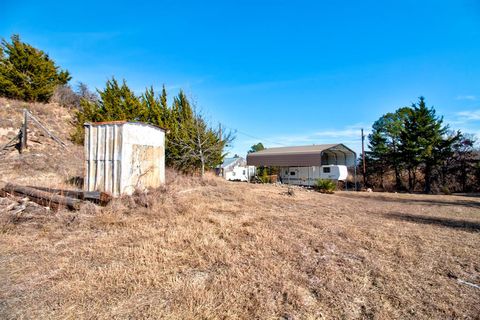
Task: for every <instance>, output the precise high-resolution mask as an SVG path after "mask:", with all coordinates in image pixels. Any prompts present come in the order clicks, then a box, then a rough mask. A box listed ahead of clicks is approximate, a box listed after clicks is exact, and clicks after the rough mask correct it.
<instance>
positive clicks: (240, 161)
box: [219, 157, 255, 181]
mask: <svg viewBox="0 0 480 320" xmlns="http://www.w3.org/2000/svg"><path fill="white" fill-rule="evenodd" d="M219 175H220V176H222V177H223V178H225V179H226V180H229V181H250V179H251V178H252V177H254V176H255V167H254V166H247V161H246V160H245V159H244V158H242V157H233V158H225V159H224V160H223V163H222V164H221V166H220V172H219Z"/></svg>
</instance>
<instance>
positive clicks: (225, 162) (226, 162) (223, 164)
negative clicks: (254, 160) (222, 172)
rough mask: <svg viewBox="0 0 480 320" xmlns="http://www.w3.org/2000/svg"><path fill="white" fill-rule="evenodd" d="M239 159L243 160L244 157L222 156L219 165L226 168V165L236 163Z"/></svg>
mask: <svg viewBox="0 0 480 320" xmlns="http://www.w3.org/2000/svg"><path fill="white" fill-rule="evenodd" d="M239 160H244V159H243V158H241V157H233V158H224V159H223V163H222V165H221V167H222V168H226V167H228V166H230V165H232V164H234V163H236V162H237V161H239Z"/></svg>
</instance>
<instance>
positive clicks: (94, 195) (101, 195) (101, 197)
mask: <svg viewBox="0 0 480 320" xmlns="http://www.w3.org/2000/svg"><path fill="white" fill-rule="evenodd" d="M28 187H29V188H34V189H38V190H42V191H47V192H50V193H54V194H58V195H61V196H64V197H70V198H77V199H80V200H87V201H91V202H94V203H97V204H99V205H101V206H106V205H107V204H108V203H109V202H110V201H111V200H112V196H111V195H110V194H108V193H106V192H101V191H83V190H63V189H54V188H46V187H36V186H28Z"/></svg>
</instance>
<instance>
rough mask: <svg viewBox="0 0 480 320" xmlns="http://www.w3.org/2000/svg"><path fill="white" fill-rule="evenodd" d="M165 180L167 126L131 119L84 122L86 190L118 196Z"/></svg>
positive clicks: (150, 186)
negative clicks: (131, 120) (157, 125)
mask: <svg viewBox="0 0 480 320" xmlns="http://www.w3.org/2000/svg"><path fill="white" fill-rule="evenodd" d="M163 183H165V130H164V129H162V128H160V127H156V126H153V125H150V124H146V123H141V122H129V121H111V122H97V123H86V124H85V178H84V189H85V190H86V191H104V192H109V193H111V194H112V195H113V196H119V195H122V194H132V193H133V192H134V191H135V190H136V189H140V190H145V189H146V188H157V187H159V186H160V185H162V184H163Z"/></svg>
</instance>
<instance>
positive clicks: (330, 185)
mask: <svg viewBox="0 0 480 320" xmlns="http://www.w3.org/2000/svg"><path fill="white" fill-rule="evenodd" d="M336 187H337V185H336V184H335V182H333V180H329V179H318V180H317V183H316V185H315V189H316V190H318V191H319V192H321V193H333V192H334V191H335V189H336Z"/></svg>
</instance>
